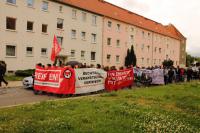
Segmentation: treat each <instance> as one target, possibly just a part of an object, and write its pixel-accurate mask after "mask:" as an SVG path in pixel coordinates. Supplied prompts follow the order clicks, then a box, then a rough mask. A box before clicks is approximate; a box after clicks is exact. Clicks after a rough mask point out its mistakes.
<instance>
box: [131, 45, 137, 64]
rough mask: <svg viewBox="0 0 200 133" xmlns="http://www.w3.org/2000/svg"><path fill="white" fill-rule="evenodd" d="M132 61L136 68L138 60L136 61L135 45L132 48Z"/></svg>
mask: <svg viewBox="0 0 200 133" xmlns="http://www.w3.org/2000/svg"><path fill="white" fill-rule="evenodd" d="M130 60H131V65H133V66H136V63H137V59H136V55H135V52H134V47H133V45H132V46H131V53H130Z"/></svg>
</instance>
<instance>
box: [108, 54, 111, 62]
mask: <svg viewBox="0 0 200 133" xmlns="http://www.w3.org/2000/svg"><path fill="white" fill-rule="evenodd" d="M110 59H111V55H110V54H107V62H110Z"/></svg>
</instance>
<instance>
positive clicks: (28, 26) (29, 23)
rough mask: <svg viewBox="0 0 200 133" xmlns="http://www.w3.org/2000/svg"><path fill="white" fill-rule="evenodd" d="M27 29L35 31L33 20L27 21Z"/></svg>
mask: <svg viewBox="0 0 200 133" xmlns="http://www.w3.org/2000/svg"><path fill="white" fill-rule="evenodd" d="M26 30H27V31H33V22H31V21H27V28H26Z"/></svg>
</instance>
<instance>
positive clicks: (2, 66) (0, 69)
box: [0, 61, 8, 87]
mask: <svg viewBox="0 0 200 133" xmlns="http://www.w3.org/2000/svg"><path fill="white" fill-rule="evenodd" d="M5 74H6V63H5V61H0V87H1V86H2V82H3V83H5V85H6V86H7V85H8V82H7V81H6V80H5V79H4V76H5Z"/></svg>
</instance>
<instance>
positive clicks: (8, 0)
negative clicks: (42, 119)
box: [7, 0, 16, 4]
mask: <svg viewBox="0 0 200 133" xmlns="http://www.w3.org/2000/svg"><path fill="white" fill-rule="evenodd" d="M7 3H11V4H16V0H7Z"/></svg>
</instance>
